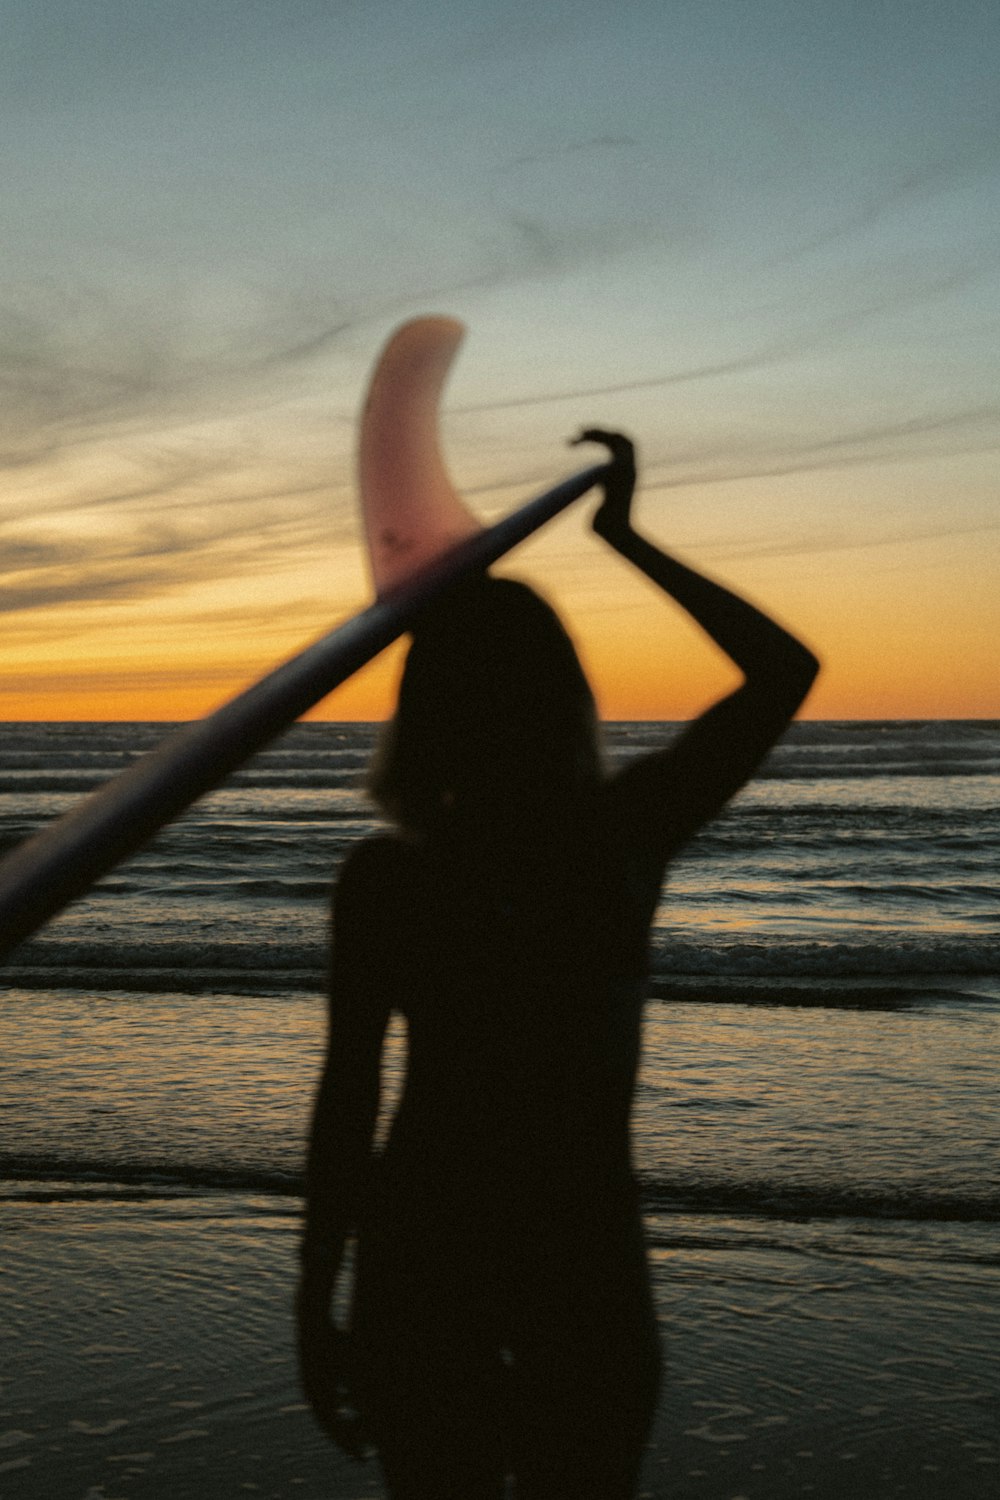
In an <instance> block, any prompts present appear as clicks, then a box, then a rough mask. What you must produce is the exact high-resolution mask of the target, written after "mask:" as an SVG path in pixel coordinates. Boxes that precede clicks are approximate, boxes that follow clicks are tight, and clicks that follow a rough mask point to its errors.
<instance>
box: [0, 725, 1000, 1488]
mask: <svg viewBox="0 0 1000 1500" xmlns="http://www.w3.org/2000/svg"><path fill="white" fill-rule="evenodd" d="M8 729H9V731H10V732H9V733H8V735H7V737H6V740H5V748H4V750H3V752H2V754H0V838H2V840H3V842H4V843H5V844H11V843H13V842H15V841H16V839H17V838H18V837H21V836H24V834H25V833H27V832H28V831H30V828H31V827H32V826H37V824H38V823H39V822H41V821H43V820H44V818H45V817H47V816H51V815H52V814H53V813H55V812H58V811H59V810H61V809H62V807H64V806H68V805H69V804H70V803H71V802H72V801H73V799H74V798H75V797H76V796H78V795H79V794H80V793H81V792H82V791H84V790H86V789H87V788H88V787H89V786H92V785H96V784H97V783H99V781H100V780H102V779H104V778H105V777H106V776H107V775H108V774H110V773H111V771H112V770H114V769H116V768H118V767H120V766H121V765H123V764H125V763H127V762H128V760H129V759H130V758H131V757H132V756H133V755H134V754H135V753H137V752H138V751H139V750H141V749H142V748H144V747H145V746H147V745H149V744H151V743H155V741H156V739H158V738H159V735H160V733H161V732H162V727H161V726H155V725H143V726H136V725H106V726H79V725H55V726H40V725H14V726H8ZM675 732H676V726H664V725H626V726H610V727H609V730H608V734H609V740H610V745H611V756H612V759H617V760H623V759H627V758H628V756H630V755H632V754H636V753H641V752H642V750H644V749H647V748H651V747H652V746H653V745H655V744H656V743H659V742H662V741H663V740H664V739H665V738H669V736H670V735H671V734H673V733H675ZM372 735H373V730H372V728H371V726H352V725H321V724H317V725H305V726H299V727H297V728H296V730H294V731H293V732H292V733H291V734H290V735H289V736H287V737H286V738H285V739H284V740H283V741H282V742H281V743H280V745H279V746H277V747H275V749H274V750H273V751H272V752H269V753H268V755H266V756H262V757H260V758H259V759H258V761H256V762H255V763H254V765H253V766H252V767H250V768H248V770H247V771H246V772H244V773H240V775H239V776H238V777H236V778H234V779H233V781H232V782H231V783H230V784H229V785H228V786H227V787H226V788H225V789H223V790H222V791H220V792H219V793H217V794H214V795H213V796H212V797H211V798H208V799H206V801H205V802H204V803H203V804H201V806H200V807H199V808H197V809H195V810H194V811H193V812H192V813H191V814H189V815H188V816H187V817H186V818H185V819H183V820H181V822H179V823H178V824H177V825H175V826H174V827H173V828H171V829H170V830H167V831H166V832H165V833H164V834H163V835H161V837H160V838H159V839H158V840H157V841H156V842H155V843H154V844H153V845H152V846H151V848H150V849H149V851H147V852H146V853H145V854H143V855H141V856H139V857H138V858H136V859H135V860H133V861H130V862H129V864H127V865H126V866H124V867H122V868H121V869H120V870H119V871H117V872H115V873H114V874H113V875H112V876H110V877H109V878H108V879H107V880H106V881H105V882H103V883H102V886H101V887H100V888H99V889H98V890H97V891H95V892H94V893H93V894H92V896H91V897H89V898H87V900H86V901H84V902H82V903H80V904H79V905H78V906H77V907H75V908H73V909H72V910H71V911H69V912H67V913H66V914H64V916H63V917H61V918H59V919H58V920H57V921H56V922H55V923H53V924H52V925H51V927H50V928H49V929H48V930H47V932H46V933H45V934H43V935H40V936H39V937H38V938H37V939H36V940H34V941H33V942H32V943H30V944H26V945H25V946H24V947H23V948H22V949H21V950H19V952H18V953H17V954H16V955H15V956H14V958H13V959H12V961H11V962H10V964H9V965H8V966H7V974H6V979H7V983H8V988H7V991H6V994H5V998H4V1004H3V1007H2V1008H0V1086H2V1091H0V1166H2V1169H3V1177H4V1182H3V1186H2V1191H0V1237H2V1244H3V1251H2V1260H0V1265H2V1275H0V1319H2V1328H3V1360H2V1365H0V1500H7V1497H10V1500H21V1497H30V1500H36V1497H37V1500H50V1497H51V1500H63V1497H65V1500H127V1497H133V1496H134V1497H149V1500H154V1497H155V1500H159V1497H163V1500H166V1497H170V1500H183V1497H185V1496H191V1497H195V1496H197V1497H201V1496H211V1497H213V1500H228V1497H230V1496H232V1497H237V1496H246V1495H254V1494H257V1495H261V1496H274V1497H278V1496H281V1497H286V1496H287V1497H293V1496H304V1497H317V1500H319V1497H332V1500H361V1497H364V1496H377V1495H379V1494H380V1493H381V1491H380V1488H379V1485H378V1479H377V1471H376V1468H375V1466H374V1464H372V1463H368V1464H365V1465H356V1464H354V1463H352V1462H351V1461H349V1460H348V1459H346V1458H344V1457H342V1456H341V1455H339V1454H338V1453H337V1452H336V1451H335V1450H333V1449H331V1448H330V1446H329V1445H328V1444H327V1442H326V1441H325V1439H323V1437H322V1436H321V1435H320V1434H319V1432H318V1430H317V1429H316V1428H315V1427H314V1425H313V1423H312V1419H311V1416H310V1414H309V1413H308V1411H306V1410H305V1409H304V1408H303V1406H302V1404H301V1401H300V1398H299V1395H298V1391H297V1388H296V1378H295V1367H294V1357H293V1349H292V1343H291V1335H292V1324H291V1315H290V1312H291V1297H292V1292H293V1287H294V1278H295V1269H296V1246H297V1235H298V1225H299V1214H300V1198H299V1191H300V1185H301V1169H302V1158H303V1150H304V1140H305V1132H306V1129H307V1125H308V1115H309V1107H310V1101H311V1094H312V1090H313V1087H314V1084H315V1079H316V1075H317V1072H318V1067H319V1060H320V1056H321V1050H322V1044H323V1027H324V1003H323V996H322V986H323V966H324V945H325V940H326V928H327V904H328V894H329V884H330V878H331V875H332V873H333V872H334V871H335V869H336V866H337V864H338V862H339V860H340V858H342V857H343V853H344V852H345V850H346V849H347V848H348V847H350V845H351V844H352V843H353V842H354V841H355V840H356V839H358V838H361V837H364V836H365V834H366V833H368V832H370V831H371V829H372V828H373V826H374V824H373V821H372V816H371V813H370V810H368V808H367V807H366V805H365V803H364V800H363V797H362V796H361V793H360V790H359V785H358V779H359V772H360V768H361V767H362V766H363V764H364V761H365V759H366V757H367V755H368V753H369V750H370V746H371V741H372ZM998 792H1000V726H998V725H996V724H992V723H988V722H986V721H971V722H966V723H960V724H935V723H930V724H914V725H904V724H895V723H890V724H885V725H854V724H849V725H817V724H803V725H796V726H794V727H793V730H792V731H791V733H790V735H789V736H788V738H787V739H786V741H785V742H784V743H783V745H782V746H781V747H779V750H778V751H777V752H776V753H775V755H774V756H773V757H772V758H771V760H770V761H769V763H768V766H767V767H765V771H764V774H763V776H762V778H761V779H760V780H759V781H758V782H757V783H755V784H754V786H752V787H751V788H749V789H748V790H747V791H746V792H745V793H744V794H742V795H741V797H740V799H738V801H737V802H736V804H735V805H734V806H733V808H732V809H731V810H730V811H729V812H727V813H726V815H725V817H724V818H722V819H721V820H720V821H719V822H718V824H716V825H714V826H713V828H712V829H711V830H709V831H708V833H707V835H706V836H705V837H703V838H702V839H700V840H698V841H697V842H696V843H695V844H694V845H692V848H691V851H690V853H689V855H688V856H686V857H685V859H684V860H683V861H682V862H681V863H679V865H678V867H677V870H676V871H675V872H674V874H673V876H672V879H671V880H670V881H669V882H668V884H667V887H666V889H665V892H664V900H663V905H662V908H661V910H660V912H659V913H658V914H657V922H656V926H655V929H654V942H653V964H652V973H651V978H650V990H649V993H650V999H649V1004H648V1006H647V1012H646V1020H645V1024H644V1060H643V1068H642V1073H641V1077H640V1082H639V1087H638V1091H637V1096H636V1105H635V1111H634V1135H635V1157H636V1169H637V1174H638V1177H639V1181H640V1186H641V1190H642V1197H643V1206H644V1213H645V1219H646V1225H647V1235H648V1242H649V1253H650V1262H651V1267H652V1273H653V1280H654V1288H655V1294H656V1302H657V1309H658V1315H659V1320H660V1327H661V1335H662V1339H663V1345H664V1353H665V1378H664V1386H663V1391H662V1397H661V1402H660V1409H659V1414H658V1417H657V1422H656V1426H655V1430H654V1434H653V1440H652V1442H651V1447H650V1452H649V1455H648V1459H647V1464H646V1468H645V1471H644V1476H643V1483H642V1486H641V1487H640V1493H641V1494H643V1495H645V1496H647V1497H654V1500H660V1497H662V1500H670V1497H680V1500H709V1497H711V1500H720V1497H722V1500H726V1497H728V1500H737V1497H739V1496H746V1497H748V1500H749V1497H754V1500H758V1497H759V1500H783V1497H785V1496H793V1495H811V1496H819V1497H829V1500H834V1497H836V1500H843V1497H850V1500H880V1497H883V1496H885V1497H890V1496H907V1497H913V1500H923V1497H929V1500H936V1497H939V1496H940V1497H941V1500H945V1497H947V1500H992V1497H994V1496H995V1495H997V1494H998V1493H1000V1468H998V1451H997V1441H996V1433H997V1422H996V1417H997V1411H998V1406H1000V1402H998V1396H1000V1377H998V1374H997V1361H996V1355H995V1350H996V1348H997V1347H1000V1296H998V1292H1000V1244H998V1240H1000V1236H998V1232H997V1223H998V1219H1000V1121H998V1118H997V1110H996V1107H995V1098H996V1077H997V1074H998V1069H1000V958H998V950H997V942H996V938H997V930H996V903H995V894H993V892H994V886H995V871H996V868H997V855H998V853H1000V816H998V813H997V808H998V806H1000V796H998ZM404 1063H405V1036H404V1035H403V1034H402V1032H401V1030H400V1029H399V1028H398V1027H397V1028H396V1029H395V1030H394V1032H393V1034H392V1035H391V1037H390V1041H389V1045H388V1047H387V1053H386V1064H385V1073H386V1084H387V1089H386V1094H387V1101H386V1116H387V1117H388V1116H389V1115H390V1114H391V1109H392V1101H393V1098H394V1096H395V1095H396V1093H397V1092H398V1088H399V1084H400V1078H401V1075H402V1070H403V1067H404ZM384 1125H385V1122H383V1128H384Z"/></svg>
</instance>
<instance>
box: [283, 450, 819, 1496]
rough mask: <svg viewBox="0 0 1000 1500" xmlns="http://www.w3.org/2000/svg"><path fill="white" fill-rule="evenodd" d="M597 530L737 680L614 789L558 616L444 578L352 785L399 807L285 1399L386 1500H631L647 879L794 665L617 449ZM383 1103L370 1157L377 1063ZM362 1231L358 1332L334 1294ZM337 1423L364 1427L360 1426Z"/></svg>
mask: <svg viewBox="0 0 1000 1500" xmlns="http://www.w3.org/2000/svg"><path fill="white" fill-rule="evenodd" d="M583 440H587V441H594V442H601V443H604V444H606V445H607V446H608V447H609V448H610V449H611V452H612V457H613V462H612V464H611V465H610V466H609V469H608V478H607V482H606V485H605V498H604V501H603V504H602V505H601V507H600V508H599V510H598V511H597V514H596V515H595V518H594V530H595V531H596V532H597V533H598V534H599V535H600V536H602V537H603V538H604V539H605V540H606V541H608V542H610V544H611V545H612V546H613V547H614V548H615V549H616V550H617V551H618V552H619V553H620V554H621V555H622V556H623V557H625V558H627V559H628V560H629V561H630V562H632V563H634V564H635V565H636V566H637V567H638V568H639V569H641V571H642V572H644V573H645V574H646V575H647V577H649V578H651V579H652V580H653V581H654V582H655V583H657V584H659V586H660V587H661V588H662V589H664V590H665V592H666V593H668V594H669V595H671V596H672V597H673V598H674V599H676V600H677V601H678V602H679V603H680V604H681V605H683V606H684V608H685V609H686V610H687V611H688V612H689V613H690V614H691V615H692V616H693V617H694V619H695V620H696V621H697V622H698V624H699V625H701V626H702V627H703V629H704V630H706V631H707V632H708V634H709V635H710V636H711V637H712V639H713V640H714V641H715V642H716V643H717V644H718V645H719V646H720V647H721V648H722V649H723V650H724V651H725V652H726V653H727V654H728V655H729V656H730V657H731V658H732V660H733V661H734V662H735V663H736V665H737V666H738V667H739V668H740V670H741V671H742V673H743V675H744V678H745V681H744V683H743V685H742V687H740V688H739V689H738V690H737V691H736V692H734V693H731V694H730V695H729V696H728V697H727V698H725V699H723V700H722V701H721V702H719V703H717V704H715V706H714V707H712V708H710V709H709V710H708V712H707V713H705V714H703V715H702V716H701V717H700V718H699V719H697V720H696V721H695V722H694V723H693V724H691V726H690V727H689V728H688V729H687V730H686V731H685V732H684V734H683V735H682V736H681V738H680V739H679V740H678V741H677V742H676V743H675V744H674V745H672V746H671V747H670V748H669V749H667V750H664V751H661V752H660V753H658V754H654V755H650V756H647V757H646V758H644V759H642V760H639V761H636V762H633V763H632V764H630V765H628V766H627V767H626V768H625V769H624V770H623V771H622V772H621V773H620V774H618V775H615V776H612V777H608V776H606V775H605V774H604V773H603V772H602V770H601V766H600V762H599V757H598V749H597V726H596V716H595V711H594V704H593V699H592V697H591V693H590V689H589V687H588V685H587V681H586V679H585V677H584V675H583V671H582V669H581V667H580V664H579V662H578V660H577V657H576V653H575V651H574V649H573V646H572V644H571V642H570V640H569V637H568V636H567V635H566V633H565V631H564V630H563V628H562V626H561V625H560V623H559V621H558V620H557V618H556V616H555V615H554V614H553V612H552V611H551V610H550V609H549V607H548V606H547V605H546V604H544V603H543V602H542V601H541V600H540V599H539V598H538V596H537V595H536V594H534V593H533V592H532V591H531V590H530V589H528V588H526V587H525V586H524V585H522V584H518V583H514V582H511V581H509V580H504V579H493V578H489V577H483V578H480V579H478V580H476V581H474V582H473V583H470V584H467V585H464V586H461V587H459V588H457V589H456V590H455V591H454V592H453V594H452V595H451V597H450V598H449V599H448V600H447V601H446V602H445V603H444V604H441V605H438V606H436V607H435V608H434V610H433V611H432V612H430V613H428V615H427V618H426V619H425V620H424V621H422V622H421V623H420V625H419V626H418V628H417V629H416V630H415V632H414V637H413V644H412V647H411V649H410V653H409V656H408V658H407V663H406V667H405V670H404V673H403V678H402V684H401V688H400V696H399V706H398V709H397V712H396V716H395V719H394V721H393V723H392V725H391V727H390V730H389V734H388V738H387V741H386V743H385V745H384V746H383V751H382V756H381V759H380V761H379V762H378V763H377V765H376V770H375V773H374V777H373V783H372V789H373V792H374V794H375V796H376V798H377V799H378V801H379V802H380V803H381V805H382V807H383V808H384V810H385V811H386V812H388V813H389V814H390V815H391V816H392V817H393V818H394V819H395V821H396V823H397V826H398V829H399V832H398V833H397V834H395V835H393V836H385V837H377V838H372V839H369V840H367V841H366V842H365V843H363V844H361V845H360V846H359V847H358V848H357V849H355V850H354V851H353V853H352V854H351V855H350V857H349V858H348V859H347V861H346V863H345V865H344V867H343V870H342V872H341V875H340V879H339V882H338V886H337V890H336V895H335V900H334V946H333V958H332V986H331V1000H330V1031H329V1055H328V1059H327V1062H326V1067H325V1070H324V1073H323V1076H322V1080H321V1083H320V1088H319V1095H318V1098H317V1101H316V1109H315V1116H314V1120H313V1128H312V1138H311V1143H310V1148H309V1157H308V1169H307V1217H306V1230H305V1237H304V1242H303V1252H302V1259H303V1272H302V1281H301V1286H300V1291H299V1299H298V1317H299V1333H300V1354H301V1364H302V1374H303V1384H304V1388H305V1391H306V1394H307V1396H308V1398H309V1400H310V1402H311V1404H312V1406H313V1409H314V1411H315V1412H316V1414H317V1416H318V1418H319V1420H320V1422H321V1423H322V1425H323V1426H324V1428H325V1429H326V1431H327V1432H328V1433H329V1434H330V1435H331V1436H332V1437H333V1438H334V1439H335V1441H337V1442H338V1443H339V1444H340V1445H341V1447H343V1448H344V1449H345V1450H346V1451H347V1452H351V1453H356V1452H358V1451H359V1450H360V1449H361V1448H362V1446H363V1444H364V1442H365V1440H366V1439H370V1440H371V1441H372V1442H373V1443H374V1444H375V1445H376V1447H377V1449H378V1452H379V1457H380V1460H381V1463H382V1467H383V1471H384V1474H385V1479H386V1483H387V1486H388V1490H389V1494H390V1495H391V1496H393V1497H395V1500H498V1497H500V1496H502V1495H503V1493H504V1475H505V1474H506V1473H508V1472H510V1473H512V1474H514V1475H515V1476H516V1486H517V1488H516V1493H517V1495H518V1497H519V1500H626V1497H628V1496H630V1495H632V1493H633V1491H634V1486H635V1483H636V1480H637V1477H638V1470H639V1465H640V1461H641V1457H642V1451H643V1446H644V1443H645V1440H646V1437H647V1434H648V1431H649V1426H650V1422H651V1419H652V1414H653V1409H654V1404H655V1399H656V1390H657V1383H658V1375H659V1349H658V1341H657V1334H656V1323H655V1319H654V1315H653V1309H652V1303H651V1298H650V1289H649V1280H648V1275H647V1268H646V1260H645V1253H644V1248H643V1237H642V1225H641V1219H640V1214H639V1205H638V1201H637V1194H636V1188H635V1183H634V1180H633V1175H632V1167H631V1159H630V1141H629V1111H630V1107H631V1102H632V1094H633V1088H634V1083H635V1076H636V1067H637V1062H638V1056H639V1027H640V1015H641V1010H642V1002H643V995H644V985H645V979H646V970H647V942H648V932H649V926H650V922H651V919H652V916H653V912H654V909H655V907H656V903H657V899H658V896H659V892H660V886H661V882H662V879H663V873H664V868H665V866H666V864H667V862H668V861H669V859H670V858H671V856H672V855H673V854H674V853H675V852H676V851H677V850H678V849H679V848H680V846H681V845H682V844H683V843H684V842H685V841H686V840H687V839H689V838H690V837H691V835H692V834H693V833H695V832H696V831H697V830H698V829H699V828H701V827H702V826H703V825H704V824H705V823H706V822H707V821H708V820H709V819H710V818H712V817H713V816H714V815H715V814H716V813H717V812H718V811H719V809H720V808H721V807H722V806H723V804H724V803H725V802H726V801H727V800H728V799H729V798H730V797H731V796H732V795H733V793H734V792H735V791H737V790H738V789H739V788H740V787H741V786H742V785H743V784H744V782H745V781H746V780H747V779H748V777H749V776H750V775H751V774H752V772H753V771H754V768H755V767H756V766H757V764H758V763H759V761H760V760H761V758H762V757H763V755H764V754H765V753H766V752H767V750H768V749H769V748H770V747H771V746H772V745H773V744H774V742H775V740H776V739H777V738H778V736H779V735H780V734H781V732H782V730H783V729H784V728H785V726H786V725H787V724H788V722H789V720H790V719H791V717H792V715H793V714H794V713H795V711H796V709H797V708H798V706H799V704H800V703H801V702H802V700H803V698H804V697H805V694H806V693H807V691H808V689H809V687H810V684H811V683H812V680H813V677H814V676H815V673H816V670H817V663H816V660H815V658H814V657H813V656H812V655H811V654H810V652H809V651H807V650H806V649H805V648H804V647H803V646H801V645H800V644H799V642H798V641H796V640H794V639H793V637H792V636H790V635H789V634H788V633H787V632H786V631H784V630H783V629H781V627H780V626H778V625H776V624H775V623H774V622H773V621H772V620H769V619H768V618H767V617H766V616H765V615H763V614H761V613H760V612H759V610H757V609H755V608H754V607H753V606H752V605H750V604H747V603H746V602H745V601H743V600H742V599H739V598H737V597H736V596H735V595H734V594H732V593H730V592H729V591H728V590H727V589H724V588H721V587H720V586H719V585H718V584H715V583H711V582H709V580H708V579H706V578H703V577H701V576H700V575H699V574H698V573H696V572H694V571H692V569H690V568H687V567H685V566H684V565H683V564H681V563H679V562H676V561H675V560H674V559H673V558H670V557H668V556H666V555H665V554H664V553H662V552H660V551H659V550H658V549H657V548H656V547H655V546H653V545H652V544H651V543H650V542H648V541H646V540H644V539H643V538H642V537H640V536H639V535H637V534H636V532H635V531H634V530H633V529H632V526H631V524H630V519H629V511H630V505H631V500H632V492H633V488H634V481H635V469H634V459H633V452H632V446H631V444H630V443H629V441H628V440H627V439H626V438H624V437H622V436H620V435H618V434H615V433H606V432H602V431H598V430H590V431H588V432H585V433H584V434H583V435H582V437H581V438H580V439H578V440H577V441H583ZM393 1009H395V1010H398V1011H401V1012H402V1013H403V1015H404V1016H405V1018H406V1022H407V1026H408V1037H409V1043H408V1046H409V1050H408V1062H407V1075H406V1085H405V1090H404V1095H403V1099H402V1102H401V1104H400V1107H399V1110H398V1112H397V1115H396V1118H395V1120H394V1122H393V1125H392V1129H391V1133H390V1137H389V1141H388V1145H387V1147H386V1149H385V1151H384V1153H383V1154H382V1155H381V1157H375V1155H374V1154H373V1150H372V1136H373V1127H374V1122H375V1117H376V1111H377V1106H378V1097H379V1063H380V1055H381V1049H382V1042H383V1036H384V1033H385V1028H386V1024H387V1021H388V1018H389V1014H390V1011H391V1010H393ZM355 1232H356V1233H357V1236H358V1244H357V1267H356V1281H355V1288H354V1295H353V1302H352V1311H351V1332H350V1336H349V1339H348V1338H347V1337H345V1336H344V1335H342V1334H340V1333H339V1332H338V1331H337V1330H336V1328H335V1327H334V1325H333V1322H332V1319H331V1313H330V1301H331V1294H332V1291H333V1287H334V1283H335V1279H336V1277H337V1274H338V1271H339V1268H340V1265H341V1260H342V1256H343V1251H344V1245H345V1241H346V1239H347V1237H348V1236H349V1235H351V1234H353V1233H355ZM357 1413H360V1417H359V1416H358V1415H357Z"/></svg>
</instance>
